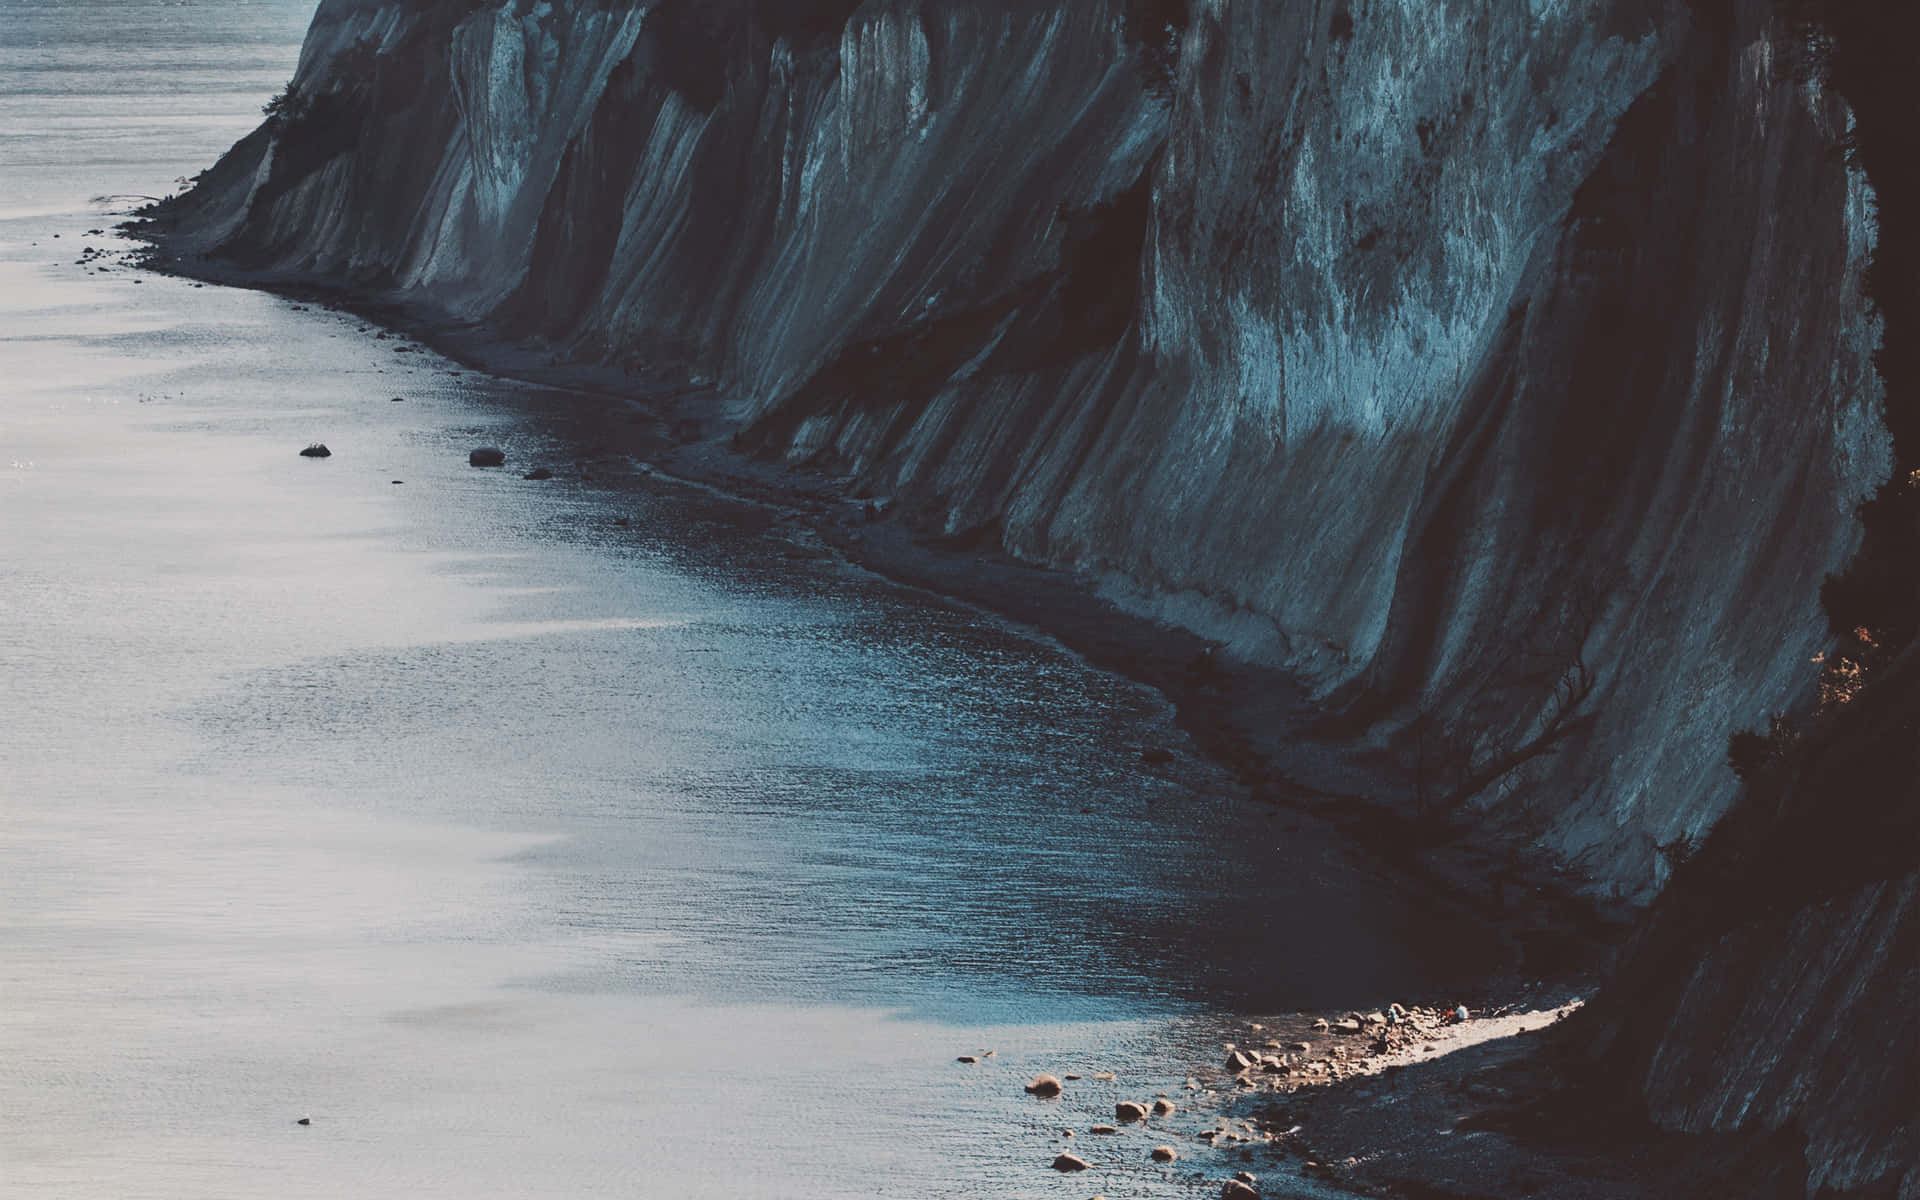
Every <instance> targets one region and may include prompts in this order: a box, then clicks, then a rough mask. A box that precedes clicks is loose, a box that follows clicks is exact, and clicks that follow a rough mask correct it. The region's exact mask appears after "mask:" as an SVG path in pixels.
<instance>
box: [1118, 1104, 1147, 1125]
mask: <svg viewBox="0 0 1920 1200" xmlns="http://www.w3.org/2000/svg"><path fill="white" fill-rule="evenodd" d="M1113 1115H1114V1116H1116V1117H1118V1118H1119V1119H1120V1123H1121V1124H1123V1125H1124V1124H1126V1123H1127V1122H1129V1121H1144V1120H1146V1119H1147V1106H1146V1105H1144V1104H1140V1103H1138V1102H1136V1101H1133V1100H1122V1101H1121V1102H1120V1103H1118V1104H1116V1105H1114V1106H1113Z"/></svg>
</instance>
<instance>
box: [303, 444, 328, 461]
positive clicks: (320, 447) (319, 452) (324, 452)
mask: <svg viewBox="0 0 1920 1200" xmlns="http://www.w3.org/2000/svg"><path fill="white" fill-rule="evenodd" d="M300 457H301V458H332V457H333V451H331V450H329V449H327V444H326V443H325V442H315V443H313V444H312V445H310V446H308V447H307V448H306V449H305V450H302V451H301V452H300Z"/></svg>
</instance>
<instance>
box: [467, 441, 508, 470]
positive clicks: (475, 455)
mask: <svg viewBox="0 0 1920 1200" xmlns="http://www.w3.org/2000/svg"><path fill="white" fill-rule="evenodd" d="M506 461H507V452H506V451H504V450H501V449H499V448H498V447H495V446H478V447H475V448H474V449H473V450H471V451H469V452H468V453H467V465H468V466H473V467H498V466H503V465H505V463H506Z"/></svg>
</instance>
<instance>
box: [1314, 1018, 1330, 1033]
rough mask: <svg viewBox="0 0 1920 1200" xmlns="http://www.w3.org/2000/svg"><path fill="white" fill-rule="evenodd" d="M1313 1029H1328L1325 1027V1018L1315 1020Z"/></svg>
mask: <svg viewBox="0 0 1920 1200" xmlns="http://www.w3.org/2000/svg"><path fill="white" fill-rule="evenodd" d="M1313 1027H1314V1028H1315V1029H1321V1030H1324V1029H1326V1028H1328V1026H1327V1019H1326V1018H1325V1017H1320V1018H1318V1019H1316V1020H1315V1021H1314V1023H1313Z"/></svg>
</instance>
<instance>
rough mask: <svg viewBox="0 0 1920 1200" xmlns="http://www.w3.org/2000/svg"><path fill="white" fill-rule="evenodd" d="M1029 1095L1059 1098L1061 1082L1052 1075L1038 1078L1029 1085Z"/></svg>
mask: <svg viewBox="0 0 1920 1200" xmlns="http://www.w3.org/2000/svg"><path fill="white" fill-rule="evenodd" d="M1027 1094H1028V1095H1030V1096H1058V1095H1059V1094H1060V1081H1059V1080H1058V1079H1055V1078H1054V1077H1053V1076H1051V1075H1040V1076H1036V1077H1035V1078H1034V1081H1033V1082H1032V1083H1029V1084H1028V1085H1027Z"/></svg>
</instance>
